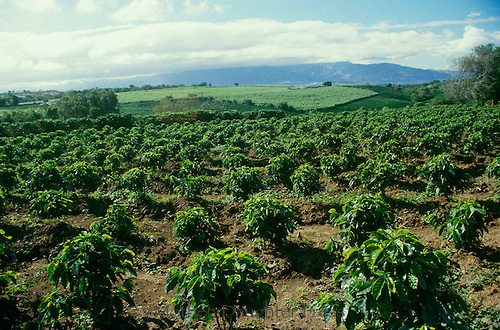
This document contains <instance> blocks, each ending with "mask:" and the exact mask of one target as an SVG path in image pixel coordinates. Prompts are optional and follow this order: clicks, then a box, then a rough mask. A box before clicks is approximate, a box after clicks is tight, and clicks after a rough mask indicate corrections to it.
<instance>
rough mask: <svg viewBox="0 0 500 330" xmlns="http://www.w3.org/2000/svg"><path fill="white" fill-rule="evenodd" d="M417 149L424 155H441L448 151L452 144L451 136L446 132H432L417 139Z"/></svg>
mask: <svg viewBox="0 0 500 330" xmlns="http://www.w3.org/2000/svg"><path fill="white" fill-rule="evenodd" d="M415 143H416V149H417V151H420V152H423V153H424V155H439V154H442V153H445V152H447V151H448V149H449V148H450V145H451V141H450V136H449V135H447V134H444V133H439V132H431V133H427V134H425V135H424V136H423V137H419V138H417V140H416V141H415Z"/></svg>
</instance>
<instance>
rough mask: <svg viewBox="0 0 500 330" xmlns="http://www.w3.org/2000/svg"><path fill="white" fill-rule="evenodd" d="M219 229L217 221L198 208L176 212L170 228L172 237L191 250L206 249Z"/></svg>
mask: <svg viewBox="0 0 500 330" xmlns="http://www.w3.org/2000/svg"><path fill="white" fill-rule="evenodd" d="M219 229H220V225H219V223H218V222H217V220H216V219H214V218H212V217H211V216H210V215H209V214H208V212H207V211H206V210H205V209H204V208H202V207H200V206H197V207H191V208H189V209H187V210H184V211H179V212H177V213H176V214H175V220H174V225H173V228H172V230H173V234H174V236H176V237H177V238H178V239H179V241H181V242H182V244H183V245H185V246H188V247H191V248H193V247H194V248H198V247H206V246H207V245H209V244H210V243H212V242H213V241H214V239H215V238H216V236H217V235H218V230H219Z"/></svg>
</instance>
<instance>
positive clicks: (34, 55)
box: [0, 0, 500, 89]
mask: <svg viewBox="0 0 500 330" xmlns="http://www.w3.org/2000/svg"><path fill="white" fill-rule="evenodd" d="M44 1H48V2H50V1H49V0H44ZM94 4H95V2H94V1H89V0H82V1H80V2H79V5H81V11H82V13H85V12H86V11H87V12H93V11H95V10H97V9H96V7H95V6H94ZM138 4H141V5H140V6H139V7H134V6H136V5H138ZM168 4H169V2H168V1H161V2H159V1H156V0H133V1H131V2H130V3H129V4H128V5H127V6H124V7H121V8H120V9H118V10H117V11H116V12H115V14H114V15H116V16H115V21H117V22H119V23H126V24H130V23H129V22H136V23H135V24H132V25H124V26H114V27H109V28H103V29H94V30H79V31H66V32H64V31H62V32H53V33H35V32H0V44H2V46H3V49H6V50H8V51H5V52H0V89H10V88H16V89H17V88H46V87H47V86H49V85H50V86H52V85H54V82H56V81H61V82H67V81H71V80H87V81H91V80H93V79H106V78H109V77H119V76H131V77H132V76H135V75H147V74H154V73H161V72H171V71H179V70H190V69H198V68H208V67H229V66H250V65H280V64H296V63H319V62H336V61H351V62H356V63H375V62H385V61H386V62H393V63H399V64H403V65H407V64H410V63H411V64H412V65H413V66H417V67H423V68H435V69H445V68H447V67H448V65H449V64H450V63H451V61H452V59H454V58H456V57H458V56H461V55H463V54H464V53H466V52H468V51H469V50H470V49H471V48H473V47H475V46H476V45H479V44H481V43H486V42H493V43H497V44H498V43H500V31H495V32H487V31H486V30H484V29H481V28H478V27H475V26H473V25H471V24H472V23H473V19H472V18H471V19H467V20H466V22H465V25H464V26H463V28H462V29H461V32H460V33H454V32H452V31H450V30H447V29H446V26H448V25H449V24H455V23H450V22H448V23H446V22H442V24H441V25H440V24H438V23H437V22H429V23H424V26H426V25H430V26H433V27H441V29H432V30H430V29H419V28H418V27H417V26H402V25H399V26H396V27H393V26H390V25H385V26H381V25H380V24H379V25H377V26H363V25H362V24H354V23H353V24H345V23H327V22H323V21H295V22H281V21H277V20H268V19H250V20H238V21H229V22H222V23H217V22H197V21H178V22H154V20H156V19H157V18H158V16H161V17H164V15H170V14H171V10H172V9H171V7H169V5H168ZM197 4H203V1H202V2H197ZM137 8H141V10H142V11H141V12H139V11H138V9H137ZM215 9H216V8H215V7H207V8H205V7H204V8H201V7H199V8H197V9H196V8H194V9H193V8H192V10H193V12H192V15H195V14H197V13H198V12H201V11H202V10H215ZM197 10H198V11H197ZM146 12H147V13H149V14H150V16H148V17H151V18H148V20H151V21H152V22H151V23H144V22H143V21H144V19H143V18H142V19H139V17H144V15H145V14H146ZM118 13H120V15H118ZM155 15H158V16H155ZM125 17H126V18H127V19H124V18H125ZM478 19H480V18H478ZM492 19H496V18H492ZM62 87H63V86H62Z"/></svg>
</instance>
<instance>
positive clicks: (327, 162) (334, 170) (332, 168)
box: [319, 154, 345, 178]
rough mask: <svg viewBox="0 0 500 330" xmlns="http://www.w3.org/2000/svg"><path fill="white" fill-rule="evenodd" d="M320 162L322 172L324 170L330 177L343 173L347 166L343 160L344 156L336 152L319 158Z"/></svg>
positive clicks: (325, 174)
mask: <svg viewBox="0 0 500 330" xmlns="http://www.w3.org/2000/svg"><path fill="white" fill-rule="evenodd" d="M319 163H320V166H321V172H323V175H324V176H327V177H329V178H335V177H336V176H337V175H339V174H340V173H342V171H343V169H344V166H345V165H344V162H343V161H342V157H341V156H340V155H335V154H333V155H328V156H323V157H321V158H320V159H319Z"/></svg>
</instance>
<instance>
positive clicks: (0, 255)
mask: <svg viewBox="0 0 500 330" xmlns="http://www.w3.org/2000/svg"><path fill="white" fill-rule="evenodd" d="M11 239H12V237H11V236H7V235H6V233H5V231H4V230H3V229H0V269H3V268H4V267H5V265H7V263H9V262H10V261H12V260H14V258H15V254H14V251H13V247H14V245H13V244H12V241H11Z"/></svg>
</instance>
